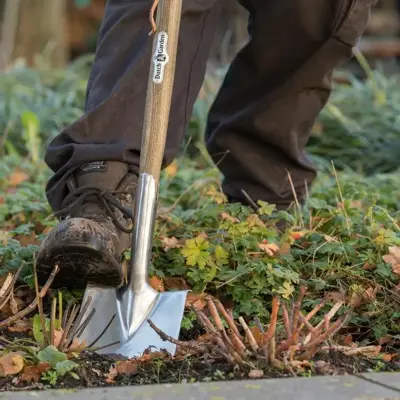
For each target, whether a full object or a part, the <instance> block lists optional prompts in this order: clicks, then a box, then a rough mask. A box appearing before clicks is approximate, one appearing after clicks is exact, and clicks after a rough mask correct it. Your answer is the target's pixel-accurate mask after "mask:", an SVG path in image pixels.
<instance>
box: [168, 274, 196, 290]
mask: <svg viewBox="0 0 400 400" xmlns="http://www.w3.org/2000/svg"><path fill="white" fill-rule="evenodd" d="M163 282H164V286H165V288H166V289H179V290H190V289H191V287H190V285H189V284H188V283H187V282H186V281H185V279H183V278H179V277H176V276H170V277H166V278H163Z"/></svg>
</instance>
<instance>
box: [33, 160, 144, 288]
mask: <svg viewBox="0 0 400 400" xmlns="http://www.w3.org/2000/svg"><path fill="white" fill-rule="evenodd" d="M136 183H137V176H136V175H134V174H132V173H129V172H128V165H127V164H124V163H120V162H107V161H97V162H91V163H88V164H85V165H83V166H82V167H80V168H79V169H78V170H77V171H76V172H75V173H74V175H73V176H72V178H71V179H70V180H69V182H68V187H69V190H70V192H69V194H68V195H67V196H66V197H65V199H64V201H63V203H62V209H61V210H60V211H57V212H56V213H55V215H56V216H57V217H58V218H59V220H60V223H59V224H58V225H57V226H56V227H55V228H53V229H52V230H51V231H50V233H49V234H48V236H47V237H46V238H45V239H44V241H43V243H42V245H41V248H40V251H39V253H38V256H37V259H36V265H37V271H38V278H39V283H40V284H44V282H45V281H46V280H47V278H48V276H49V274H50V273H51V271H52V270H53V268H54V266H55V265H56V264H58V265H59V268H60V270H59V272H58V274H57V275H56V278H55V280H54V282H53V284H52V287H53V288H60V287H65V288H69V289H72V288H73V289H83V288H85V287H86V284H87V283H88V282H90V283H93V284H95V285H98V286H104V287H106V286H108V287H120V286H122V285H123V283H124V277H125V272H124V271H123V270H122V266H121V256H122V255H123V253H124V251H125V250H127V249H128V248H129V247H130V239H131V232H132V229H133V202H134V193H135V190H136Z"/></svg>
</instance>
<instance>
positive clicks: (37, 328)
mask: <svg viewBox="0 0 400 400" xmlns="http://www.w3.org/2000/svg"><path fill="white" fill-rule="evenodd" d="M32 323H33V337H34V338H35V340H36V341H37V342H38V344H39V345H40V346H44V335H43V329H42V323H41V321H40V315H39V314H36V315H35V316H34V317H33V322H32ZM45 327H46V330H50V320H49V319H48V318H46V320H45Z"/></svg>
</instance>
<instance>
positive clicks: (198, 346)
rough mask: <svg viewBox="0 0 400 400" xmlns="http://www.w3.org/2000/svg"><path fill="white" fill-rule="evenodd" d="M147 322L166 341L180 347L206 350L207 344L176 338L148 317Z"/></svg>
mask: <svg viewBox="0 0 400 400" xmlns="http://www.w3.org/2000/svg"><path fill="white" fill-rule="evenodd" d="M147 322H148V323H149V325H150V326H151V328H152V329H153V330H154V331H155V332H156V333H157V335H158V336H160V338H161V339H162V340H164V341H166V342H171V343H173V344H175V345H177V346H180V347H187V348H189V349H193V350H196V351H201V352H203V353H204V352H206V346H205V345H204V344H199V343H197V342H196V341H194V340H192V341H189V342H184V341H182V340H178V339H174V338H173V337H172V336H169V335H167V334H166V333H165V332H163V331H162V330H161V329H160V328H158V327H157V326H156V325H155V324H154V322H153V321H152V320H151V319H148V320H147Z"/></svg>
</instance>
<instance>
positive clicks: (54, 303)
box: [50, 297, 57, 346]
mask: <svg viewBox="0 0 400 400" xmlns="http://www.w3.org/2000/svg"><path fill="white" fill-rule="evenodd" d="M56 312H57V298H56V297H53V301H52V303H51V316H50V344H51V345H52V346H53V345H54V330H55V324H56Z"/></svg>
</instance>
